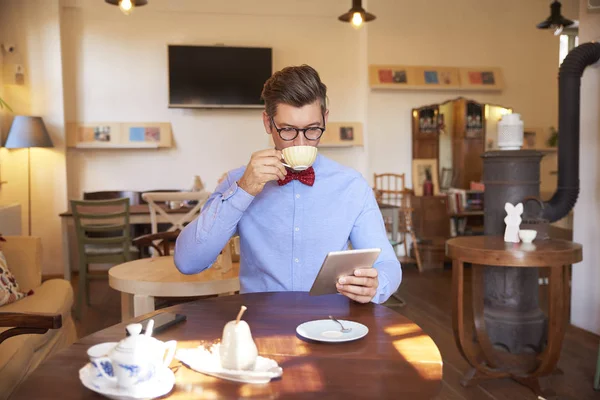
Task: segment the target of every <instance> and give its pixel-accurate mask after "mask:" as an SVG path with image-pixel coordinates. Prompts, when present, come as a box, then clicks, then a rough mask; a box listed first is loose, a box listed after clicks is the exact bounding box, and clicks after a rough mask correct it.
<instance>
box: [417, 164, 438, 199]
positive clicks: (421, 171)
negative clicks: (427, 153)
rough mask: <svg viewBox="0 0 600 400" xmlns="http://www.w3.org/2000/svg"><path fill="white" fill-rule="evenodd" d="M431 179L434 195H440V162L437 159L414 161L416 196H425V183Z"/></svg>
mask: <svg viewBox="0 0 600 400" xmlns="http://www.w3.org/2000/svg"><path fill="white" fill-rule="evenodd" d="M427 179H431V181H432V183H433V194H434V195H436V194H439V193H440V183H439V171H438V162H437V159H435V158H422V159H414V160H412V186H413V191H414V193H415V195H416V196H423V183H425V181H426V180H427Z"/></svg>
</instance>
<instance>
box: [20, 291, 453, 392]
mask: <svg viewBox="0 0 600 400" xmlns="http://www.w3.org/2000/svg"><path fill="white" fill-rule="evenodd" d="M242 304H243V305H246V306H247V307H248V310H247V311H246V313H245V314H244V320H245V321H247V322H248V324H249V325H250V328H251V330H252V335H253V337H254V340H255V342H256V345H257V347H258V351H259V354H260V355H262V356H264V357H269V358H273V359H274V360H276V361H277V362H278V363H279V365H280V366H281V367H282V368H283V377H282V378H281V379H279V380H274V381H271V382H270V383H268V384H264V385H251V384H242V383H236V382H230V381H224V380H220V379H217V378H213V377H209V376H206V375H203V374H200V373H198V372H195V371H193V370H190V369H188V368H187V367H185V366H179V368H176V367H177V365H178V364H179V362H178V361H177V360H174V362H173V363H172V364H171V365H172V368H176V373H175V377H176V385H175V387H174V389H173V391H172V392H171V393H170V395H168V396H165V397H164V398H170V399H186V400H187V399H189V400H194V399H240V398H253V399H275V398H278V399H286V398H293V399H311V400H313V399H317V398H318V399H323V398H327V399H334V398H335V399H359V398H371V399H411V400H419V399H431V398H433V397H434V396H435V395H436V394H437V393H438V392H439V390H440V389H441V380H442V358H441V355H440V352H439V350H438V348H437V346H436V345H435V343H434V342H433V340H432V339H431V338H430V337H429V336H428V335H427V334H425V333H424V332H423V331H422V330H421V328H419V326H417V325H416V324H415V323H413V322H412V321H410V320H409V319H407V318H406V317H404V316H402V315H400V314H398V313H396V312H395V311H393V310H391V309H389V308H387V307H384V306H381V305H377V304H373V303H370V304H359V303H355V302H353V301H351V300H349V299H348V298H346V297H343V296H341V295H326V296H318V297H311V296H309V295H308V293H301V292H279V293H277V292H273V293H255V294H245V295H235V296H226V297H213V298H210V299H205V300H199V301H196V302H192V303H185V304H181V305H177V306H174V307H170V308H168V309H165V310H160V311H159V312H162V311H172V312H178V313H182V314H185V315H186V316H187V321H186V322H184V323H181V324H178V325H175V326H173V327H171V328H169V329H167V330H166V331H164V332H162V333H161V334H159V335H158V336H157V337H158V338H160V339H162V340H170V339H175V340H177V341H178V348H183V347H188V348H190V347H191V348H193V347H196V346H198V345H199V344H201V343H208V344H210V343H212V342H214V341H216V340H218V339H220V338H221V335H222V332H223V326H224V325H225V324H226V323H227V322H228V321H229V320H232V319H235V316H236V314H237V313H238V311H239V309H240V306H241V305H242ZM328 315H334V316H336V317H338V318H342V319H348V320H353V321H356V322H360V323H362V324H365V325H366V326H367V327H368V328H369V333H368V334H367V336H365V337H364V338H362V339H360V340H357V341H354V342H347V343H319V342H309V341H305V340H302V339H300V338H299V337H298V336H297V335H296V327H297V326H298V325H299V324H301V323H303V322H306V321H311V320H315V319H322V318H327V316H328ZM124 334H125V324H119V325H115V326H113V327H110V328H108V329H105V330H103V331H100V332H97V333H95V334H93V335H90V336H87V337H84V338H82V339H81V340H80V341H79V342H77V343H75V344H73V345H72V346H70V347H69V348H67V349H65V350H63V351H61V352H60V353H58V354H56V355H55V356H53V357H51V358H50V359H48V360H47V361H45V362H44V364H42V365H41V366H40V367H39V368H38V369H37V370H36V371H35V372H33V374H32V375H31V376H30V377H29V378H28V379H27V380H26V381H25V382H23V384H22V385H21V386H20V387H19V388H18V389H17V390H16V391H15V394H14V396H13V397H11V400H30V399H36V400H45V399H52V400H54V399H59V398H60V399H63V400H71V399H73V400H75V399H77V400H80V399H100V398H101V397H100V395H98V394H96V393H94V392H92V391H90V390H88V389H86V388H85V387H84V386H83V385H82V384H81V383H80V382H79V378H78V371H79V369H80V368H81V367H83V366H84V365H85V364H86V362H88V359H87V355H86V350H87V349H88V348H89V347H90V346H92V345H94V344H97V343H101V342H108V341H118V340H121V339H122V338H123V337H124Z"/></svg>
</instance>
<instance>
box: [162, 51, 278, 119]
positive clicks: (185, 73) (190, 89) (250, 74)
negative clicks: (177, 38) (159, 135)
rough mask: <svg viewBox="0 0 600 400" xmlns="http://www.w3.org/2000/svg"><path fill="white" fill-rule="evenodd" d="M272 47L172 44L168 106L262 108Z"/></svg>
mask: <svg viewBox="0 0 600 400" xmlns="http://www.w3.org/2000/svg"><path fill="white" fill-rule="evenodd" d="M271 73H272V49H270V48H260V47H225V46H181V45H169V108H262V107H264V102H263V101H262V100H261V98H260V93H261V92H262V88H263V85H264V83H265V81H266V80H267V79H268V78H269V77H270V76H271Z"/></svg>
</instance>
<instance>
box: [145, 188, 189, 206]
mask: <svg viewBox="0 0 600 400" xmlns="http://www.w3.org/2000/svg"><path fill="white" fill-rule="evenodd" d="M179 192H185V190H179V189H156V190H144V191H143V192H141V193H139V199H138V204H148V202H147V201H146V200H145V199H144V193H179ZM167 202H168V200H167V201H158V200H156V201H155V203H162V204H165V203H167Z"/></svg>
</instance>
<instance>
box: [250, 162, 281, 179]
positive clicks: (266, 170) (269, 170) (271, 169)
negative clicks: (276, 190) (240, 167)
mask: <svg viewBox="0 0 600 400" xmlns="http://www.w3.org/2000/svg"><path fill="white" fill-rule="evenodd" d="M256 171H257V172H258V173H260V174H261V175H268V176H269V177H270V178H271V177H272V176H274V177H276V178H277V179H285V174H284V173H283V172H281V171H280V170H279V168H277V167H275V166H273V165H262V166H260V167H258V169H257V170H256ZM271 180H273V179H269V181H271Z"/></svg>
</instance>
